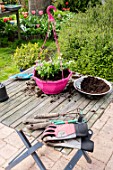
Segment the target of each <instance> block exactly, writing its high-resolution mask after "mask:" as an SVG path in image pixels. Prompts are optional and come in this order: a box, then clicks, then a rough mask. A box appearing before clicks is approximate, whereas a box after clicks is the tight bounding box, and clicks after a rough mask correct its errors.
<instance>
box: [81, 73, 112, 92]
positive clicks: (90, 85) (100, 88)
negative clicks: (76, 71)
mask: <svg viewBox="0 0 113 170" xmlns="http://www.w3.org/2000/svg"><path fill="white" fill-rule="evenodd" d="M109 89H110V87H109V86H108V85H107V84H106V83H105V82H104V81H103V80H102V79H98V78H96V77H91V76H88V77H86V78H84V79H83V81H82V82H81V90H82V91H84V92H87V93H92V94H100V93H104V92H107V91H108V90H109Z"/></svg>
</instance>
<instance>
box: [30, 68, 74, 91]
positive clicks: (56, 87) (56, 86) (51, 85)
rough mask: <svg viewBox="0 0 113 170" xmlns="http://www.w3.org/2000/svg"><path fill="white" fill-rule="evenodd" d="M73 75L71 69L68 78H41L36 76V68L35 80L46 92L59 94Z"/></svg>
mask: <svg viewBox="0 0 113 170" xmlns="http://www.w3.org/2000/svg"><path fill="white" fill-rule="evenodd" d="M71 75H72V71H69V75H68V77H66V78H62V79H61V80H57V81H50V80H47V81H45V80H41V79H39V78H37V77H35V70H34V76H33V78H34V80H35V82H36V84H37V86H38V87H39V88H40V89H41V90H42V91H43V92H44V93H45V94H58V93H60V92H62V91H63V90H64V88H65V87H66V85H67V83H68V81H69V79H70V77H71Z"/></svg>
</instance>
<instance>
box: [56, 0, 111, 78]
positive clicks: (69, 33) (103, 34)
mask: <svg viewBox="0 0 113 170" xmlns="http://www.w3.org/2000/svg"><path fill="white" fill-rule="evenodd" d="M112 16H113V1H112V0H109V1H108V2H106V3H105V4H104V5H102V6H96V7H95V8H90V9H89V10H88V11H87V12H86V13H79V14H77V15H76V16H75V17H74V18H73V19H71V20H70V22H69V23H66V24H64V25H62V30H61V31H60V34H59V44H60V49H61V51H62V54H63V57H64V58H65V59H67V60H71V59H73V60H75V63H74V65H73V67H74V68H73V69H74V71H77V72H80V73H82V74H89V75H93V76H99V77H102V78H105V79H107V80H110V81H113V64H112V63H113V20H112V18H113V17H112Z"/></svg>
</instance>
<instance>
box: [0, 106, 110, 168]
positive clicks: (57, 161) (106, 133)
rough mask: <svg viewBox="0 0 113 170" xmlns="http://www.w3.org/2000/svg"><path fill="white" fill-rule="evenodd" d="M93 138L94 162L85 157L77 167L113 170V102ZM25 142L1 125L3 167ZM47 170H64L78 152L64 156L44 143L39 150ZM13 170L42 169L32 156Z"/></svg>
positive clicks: (98, 124) (0, 142)
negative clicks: (88, 161)
mask: <svg viewBox="0 0 113 170" xmlns="http://www.w3.org/2000/svg"><path fill="white" fill-rule="evenodd" d="M92 130H93V132H94V135H93V137H92V140H93V141H94V144H95V147H94V152H93V153H89V155H90V157H91V159H92V164H88V163H87V162H86V160H85V159H84V157H82V158H81V159H80V160H79V162H78V163H77V165H76V166H75V167H74V169H73V170H113V103H111V104H110V105H109V106H108V108H107V109H106V110H105V112H104V114H103V115H102V116H101V117H100V118H99V119H98V120H97V121H96V123H95V124H94V125H93V127H92ZM22 148H23V144H22V142H21V140H20V138H19V137H18V135H17V134H16V132H14V130H12V129H10V128H8V127H6V126H4V125H2V124H0V170H4V169H5V167H6V166H7V163H8V162H9V161H10V160H11V159H12V156H13V157H14V156H15V155H16V154H17V153H18V152H19V151H20V150H21V149H22ZM37 153H38V155H39V156H40V158H41V160H42V161H43V163H44V165H45V166H46V168H47V170H63V169H64V167H65V166H66V164H67V163H68V162H69V160H70V159H71V158H72V156H73V155H74V153H75V150H73V151H72V152H71V153H70V154H69V155H63V154H61V153H60V152H58V151H56V150H54V149H53V148H51V147H47V146H43V147H42V148H40V149H39V150H38V151H37ZM12 170H39V168H38V167H37V165H36V163H35V162H34V160H33V158H32V157H31V156H29V157H28V158H26V159H25V160H23V161H22V162H21V163H20V164H18V165H17V166H15V167H14V168H13V169H12Z"/></svg>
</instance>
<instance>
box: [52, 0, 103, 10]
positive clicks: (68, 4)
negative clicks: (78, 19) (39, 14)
mask: <svg viewBox="0 0 113 170" xmlns="http://www.w3.org/2000/svg"><path fill="white" fill-rule="evenodd" d="M53 3H54V5H55V6H56V7H57V8H58V9H60V10H63V11H71V12H79V11H82V12H85V11H86V9H87V8H88V7H89V6H90V7H93V6H95V5H97V4H101V0H83V1H82V0H77V1H73V0H56V1H55V2H54V0H53Z"/></svg>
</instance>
